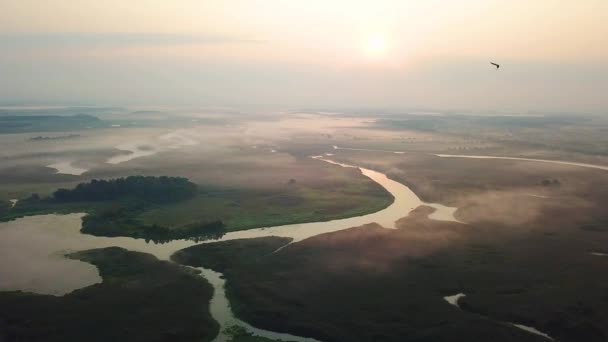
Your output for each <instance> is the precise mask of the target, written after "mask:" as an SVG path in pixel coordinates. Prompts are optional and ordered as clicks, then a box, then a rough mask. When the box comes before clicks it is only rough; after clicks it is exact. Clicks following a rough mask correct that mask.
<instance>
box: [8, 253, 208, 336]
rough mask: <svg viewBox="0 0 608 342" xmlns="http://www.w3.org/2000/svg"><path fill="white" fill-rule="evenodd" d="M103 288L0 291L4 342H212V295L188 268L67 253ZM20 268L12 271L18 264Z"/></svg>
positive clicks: (135, 256)
mask: <svg viewBox="0 0 608 342" xmlns="http://www.w3.org/2000/svg"><path fill="white" fill-rule="evenodd" d="M69 257H70V258H73V259H78V260H82V261H85V262H90V263H92V264H94V265H96V266H97V267H98V268H99V271H100V273H101V276H102V277H103V282H102V283H100V284H96V285H92V286H88V287H86V288H83V289H80V290H76V291H74V292H72V293H69V294H67V295H65V296H63V297H54V296H47V295H36V294H30V293H23V292H0V340H2V341H62V342H64V341H168V340H171V341H211V340H212V339H213V338H214V337H215V336H216V335H217V333H218V331H219V326H218V324H217V323H216V322H215V321H214V320H213V319H212V317H211V315H210V313H209V309H208V308H209V301H210V300H211V296H212V294H213V288H212V287H211V285H210V284H209V283H207V282H206V281H205V280H204V279H203V278H201V277H199V276H198V275H197V274H195V273H194V271H192V270H191V269H187V268H184V267H181V266H179V265H176V264H173V263H170V262H166V261H158V260H157V259H156V258H154V257H153V256H151V255H148V254H143V253H137V252H129V251H126V250H124V249H121V248H117V247H110V248H105V249H95V250H88V251H83V252H78V253H74V254H71V255H70V256H69ZM16 267H18V265H16Z"/></svg>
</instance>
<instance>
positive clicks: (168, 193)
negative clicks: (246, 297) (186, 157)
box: [0, 176, 226, 242]
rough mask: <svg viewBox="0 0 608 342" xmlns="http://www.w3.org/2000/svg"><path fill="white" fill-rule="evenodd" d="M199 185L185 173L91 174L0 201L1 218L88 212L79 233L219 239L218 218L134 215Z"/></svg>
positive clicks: (156, 238)
mask: <svg viewBox="0 0 608 342" xmlns="http://www.w3.org/2000/svg"><path fill="white" fill-rule="evenodd" d="M197 192H198V187H197V185H196V184H194V183H192V182H190V181H189V180H188V179H187V178H181V177H168V176H161V177H151V176H129V177H126V178H117V179H110V180H92V181H90V182H88V183H80V184H78V185H77V186H76V187H75V188H73V189H59V190H57V191H55V192H54V193H53V195H52V196H50V197H46V198H41V197H40V196H39V195H38V194H32V195H31V196H30V197H28V198H25V199H22V200H20V201H19V202H18V203H17V205H16V206H15V207H14V208H11V207H10V203H8V202H3V201H0V220H2V221H4V220H10V219H14V218H17V217H21V216H26V215H36V214H43V213H70V212H83V211H85V212H87V215H86V216H84V217H83V219H82V229H81V231H82V232H83V233H87V234H91V235H96V236H128V237H132V238H142V239H146V240H151V241H154V242H167V241H170V240H175V239H192V240H208V239H219V238H220V237H222V236H223V235H224V234H225V232H226V229H225V226H224V223H223V222H222V221H211V222H197V223H194V224H190V225H187V226H182V227H165V226H160V225H157V224H145V223H144V222H142V221H141V220H138V219H137V217H138V216H139V215H140V214H141V213H142V212H144V211H146V210H147V209H149V208H154V207H157V206H162V205H164V204H170V203H174V202H178V201H182V200H186V199H189V198H192V197H194V196H196V194H197Z"/></svg>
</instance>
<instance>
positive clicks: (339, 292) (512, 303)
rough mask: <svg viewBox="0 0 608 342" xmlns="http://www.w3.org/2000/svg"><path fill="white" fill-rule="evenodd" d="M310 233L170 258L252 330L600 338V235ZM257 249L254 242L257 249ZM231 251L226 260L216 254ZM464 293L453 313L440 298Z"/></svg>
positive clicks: (427, 224)
mask: <svg viewBox="0 0 608 342" xmlns="http://www.w3.org/2000/svg"><path fill="white" fill-rule="evenodd" d="M430 211H431V209H430V208H428V209H427V208H426V207H421V208H419V209H418V210H417V211H416V212H415V213H414V214H413V215H412V216H411V217H409V218H407V219H403V220H401V221H400V222H399V229H397V230H388V229H384V228H381V227H379V226H377V225H373V224H371V225H367V226H363V227H359V228H353V229H349V230H345V231H340V232H335V233H329V234H324V235H319V236H316V237H313V238H310V239H308V240H305V241H302V242H299V243H297V244H292V245H288V246H287V247H285V248H283V249H281V250H280V251H279V252H277V253H274V254H268V253H266V252H267V251H268V250H272V249H274V248H275V247H276V245H277V241H276V239H275V238H262V239H257V241H255V242H252V241H251V240H241V241H230V242H219V243H215V244H210V245H199V246H195V247H191V248H188V249H186V250H183V251H181V252H180V253H179V254H180V255H179V257H178V258H176V260H177V261H184V262H186V263H188V264H193V265H203V266H205V267H212V268H214V269H216V270H217V271H221V272H223V273H224V275H225V276H226V279H227V284H226V286H227V295H228V296H229V298H230V300H231V303H232V307H233V310H234V311H235V313H236V314H237V316H239V317H240V318H242V319H244V320H246V321H247V322H250V323H251V324H253V325H256V326H259V327H262V328H266V329H270V330H275V331H282V332H288V333H292V334H296V335H300V336H311V337H315V338H318V339H320V340H323V341H329V342H331V341H465V340H469V341H484V340H491V341H544V340H545V338H543V337H541V336H538V335H533V334H530V333H527V332H525V331H523V330H520V329H517V328H515V327H513V326H511V325H508V324H505V323H502V322H514V323H520V324H524V325H528V326H532V327H535V328H537V329H538V330H540V331H543V332H545V333H547V334H549V335H550V336H552V337H554V338H555V339H557V340H559V341H572V342H574V341H598V342H599V341H605V339H606V336H608V330H607V329H606V327H607V326H608V302H606V301H604V300H601V298H604V297H605V293H606V291H607V290H608V288H607V287H606V284H608V275H606V272H604V270H605V267H606V261H607V260H606V259H605V258H602V257H597V256H593V255H590V253H589V251H590V250H593V249H594V248H597V247H599V246H601V245H602V244H605V243H608V236H605V234H603V233H601V232H595V231H594V232H589V231H586V230H584V229H580V227H578V226H575V225H572V221H570V222H565V223H564V224H562V225H551V226H546V227H545V228H542V229H541V228H532V227H534V226H531V227H528V228H529V230H528V231H526V230H524V229H513V227H512V226H509V225H504V224H503V225H499V224H487V223H486V224H479V223H476V224H468V225H462V224H457V223H448V222H438V221H432V220H428V219H427V218H426V215H427V214H428V213H429V212H430ZM264 244H267V247H266V248H262V247H261V246H263V245H264ZM227 255H232V256H233V258H227V257H226V256H227ZM460 292H463V293H466V295H467V296H466V297H465V298H462V299H461V300H460V305H461V307H462V308H464V310H460V309H458V308H456V307H454V306H452V305H450V304H448V303H447V302H446V301H445V300H444V299H443V296H447V295H453V294H456V293H460Z"/></svg>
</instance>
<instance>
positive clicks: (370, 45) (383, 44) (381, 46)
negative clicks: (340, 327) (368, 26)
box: [365, 35, 388, 57]
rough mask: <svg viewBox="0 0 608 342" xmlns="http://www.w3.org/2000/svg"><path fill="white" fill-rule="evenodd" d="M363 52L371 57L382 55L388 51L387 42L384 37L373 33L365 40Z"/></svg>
mask: <svg viewBox="0 0 608 342" xmlns="http://www.w3.org/2000/svg"><path fill="white" fill-rule="evenodd" d="M365 52H366V53H367V54H368V55H369V56H372V57H383V56H385V55H386V53H387V52H388V42H387V40H386V37H384V36H381V35H374V36H370V37H368V38H367V40H366V41H365Z"/></svg>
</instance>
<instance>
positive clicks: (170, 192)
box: [53, 176, 197, 203]
mask: <svg viewBox="0 0 608 342" xmlns="http://www.w3.org/2000/svg"><path fill="white" fill-rule="evenodd" d="M196 192H197V186H196V184H194V183H192V182H190V181H189V180H188V179H187V178H182V177H167V176H161V177H152V176H129V177H126V178H117V179H110V180H96V179H94V180H92V181H91V182H89V183H80V184H78V185H77V186H76V187H75V188H74V189H71V190H70V189H59V190H57V191H55V192H54V193H53V199H55V200H56V201H59V202H75V201H111V200H117V199H121V198H132V199H139V200H142V201H145V202H155V203H162V202H170V201H179V200H184V199H188V198H191V197H193V196H194V195H195V194H196Z"/></svg>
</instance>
